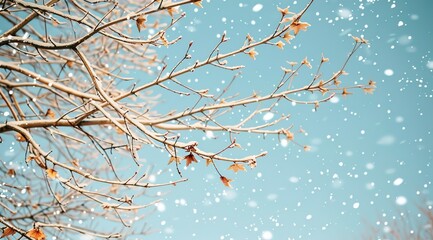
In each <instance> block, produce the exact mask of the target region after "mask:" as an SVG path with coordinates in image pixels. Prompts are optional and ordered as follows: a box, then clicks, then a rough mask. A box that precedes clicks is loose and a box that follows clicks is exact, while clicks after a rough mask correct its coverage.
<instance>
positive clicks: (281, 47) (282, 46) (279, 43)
mask: <svg viewBox="0 0 433 240" xmlns="http://www.w3.org/2000/svg"><path fill="white" fill-rule="evenodd" d="M275 45H276V46H277V47H278V48H279V49H284V45H286V44H284V43H283V42H281V41H278V42H277V43H275Z"/></svg>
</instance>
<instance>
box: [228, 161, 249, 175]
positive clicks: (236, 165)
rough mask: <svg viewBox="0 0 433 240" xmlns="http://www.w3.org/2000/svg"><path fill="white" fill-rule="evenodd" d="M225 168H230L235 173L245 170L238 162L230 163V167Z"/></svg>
mask: <svg viewBox="0 0 433 240" xmlns="http://www.w3.org/2000/svg"><path fill="white" fill-rule="evenodd" d="M227 169H228V170H232V171H233V172H235V173H237V172H238V171H246V169H245V167H244V165H242V164H239V163H234V164H232V165H230V167H229V168H227Z"/></svg>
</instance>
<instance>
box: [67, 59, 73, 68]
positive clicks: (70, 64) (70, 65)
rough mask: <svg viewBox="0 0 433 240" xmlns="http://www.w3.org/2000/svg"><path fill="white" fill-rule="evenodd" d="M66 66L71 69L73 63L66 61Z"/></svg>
mask: <svg viewBox="0 0 433 240" xmlns="http://www.w3.org/2000/svg"><path fill="white" fill-rule="evenodd" d="M66 66H68V67H69V68H72V66H74V62H73V61H70V60H67V61H66Z"/></svg>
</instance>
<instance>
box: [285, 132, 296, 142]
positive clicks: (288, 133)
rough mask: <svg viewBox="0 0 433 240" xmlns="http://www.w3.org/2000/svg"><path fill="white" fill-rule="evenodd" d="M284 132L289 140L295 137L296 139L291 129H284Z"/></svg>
mask: <svg viewBox="0 0 433 240" xmlns="http://www.w3.org/2000/svg"><path fill="white" fill-rule="evenodd" d="M283 133H284V135H286V138H287V140H289V141H293V139H295V135H294V134H293V133H292V132H290V131H289V130H284V131H283Z"/></svg>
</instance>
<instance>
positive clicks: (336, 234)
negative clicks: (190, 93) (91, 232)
mask: <svg viewBox="0 0 433 240" xmlns="http://www.w3.org/2000/svg"><path fill="white" fill-rule="evenodd" d="M306 4H307V1H305V0H300V1H273V0H268V1H254V0H252V1H217V0H204V1H203V8H197V7H196V6H195V5H192V4H191V5H188V6H184V7H183V8H182V11H184V12H185V13H186V17H185V18H184V19H182V20H181V22H180V23H179V24H177V25H176V26H175V27H173V28H171V29H170V30H169V31H168V32H167V35H166V36H167V38H168V39H174V38H175V37H177V36H179V35H181V36H182V40H180V41H179V42H178V43H177V44H175V45H174V46H170V47H169V48H164V47H162V48H158V49H157V53H159V54H160V56H165V55H166V56H167V58H166V62H167V63H168V64H169V66H174V65H175V64H176V62H177V61H178V60H179V58H182V57H183V54H184V51H185V49H186V47H187V46H188V44H189V42H190V41H194V44H193V47H192V49H191V55H192V59H191V60H190V61H195V60H197V59H204V58H206V57H207V56H208V55H209V53H210V52H211V50H212V49H213V47H214V46H215V45H216V44H217V43H218V42H219V39H220V37H221V34H223V32H226V34H227V37H229V38H230V40H229V42H228V43H227V44H225V45H223V46H221V47H220V50H221V52H228V51H231V50H234V49H236V48H238V47H240V46H242V44H243V42H244V40H245V36H246V35H247V34H250V35H251V36H252V37H254V38H255V39H256V40H259V39H261V38H263V37H265V36H267V35H268V34H269V33H272V32H273V30H274V29H273V27H274V26H275V25H276V24H277V23H278V21H279V18H280V13H279V12H278V11H277V7H283V8H284V7H286V6H290V9H291V11H295V12H297V11H300V10H301V9H302V8H303V7H304V6H305V5H306ZM432 9H433V1H430V0H418V1H410V0H407V1H400V0H395V1H390V0H356V1H355V0H345V1H342V0H340V1H337V0H327V1H323V0H322V1H320V0H316V1H315V2H314V4H313V5H312V6H311V8H310V9H309V11H308V12H307V13H306V14H305V15H304V17H303V18H302V21H305V22H308V23H310V24H311V26H310V27H309V28H308V31H306V32H301V33H300V34H299V35H298V36H297V37H296V38H295V39H293V40H292V41H291V44H290V45H285V47H284V49H283V50H281V49H278V48H277V47H275V46H271V45H267V46H260V47H257V48H256V51H257V52H258V53H259V55H258V56H257V59H256V60H252V59H251V58H249V57H248V56H247V55H246V54H239V55H237V56H234V57H233V58H229V59H228V61H229V64H232V65H236V64H242V65H245V68H244V69H242V70H241V75H240V77H239V78H238V79H237V80H236V81H235V83H234V84H233V86H232V87H231V88H230V91H229V92H228V93H227V95H234V94H239V97H242V96H249V95H251V94H252V93H253V92H256V93H258V94H265V93H269V92H270V91H272V90H273V88H274V87H275V85H276V84H277V83H278V81H279V79H280V77H281V74H282V71H281V68H280V67H281V66H287V61H297V62H301V61H302V59H304V58H305V57H308V59H310V60H311V63H312V65H313V69H312V70H308V69H303V71H301V72H300V75H299V76H298V77H297V78H296V80H295V82H294V84H295V85H297V86H304V85H306V84H307V83H309V79H311V75H312V74H313V73H314V70H315V68H314V67H317V64H318V63H319V62H320V59H321V57H322V54H323V55H324V56H326V57H328V58H330V61H329V63H328V64H326V65H325V66H324V68H323V69H322V72H323V74H324V75H325V76H329V75H331V74H332V73H333V72H335V71H337V70H339V69H340V67H341V65H342V64H343V63H344V61H345V59H346V57H347V55H348V53H349V52H350V50H351V49H352V47H353V44H354V41H353V39H352V37H351V35H354V36H360V37H361V36H362V37H365V38H366V39H368V40H369V42H370V44H369V45H368V46H363V47H362V48H361V49H360V50H359V51H358V52H357V53H356V54H355V56H354V57H353V59H352V60H351V61H350V63H349V65H348V66H347V68H346V71H347V72H348V73H349V75H347V76H345V77H344V78H342V79H341V80H342V85H353V84H366V83H368V81H369V80H374V81H375V82H376V83H377V89H376V91H375V92H374V94H373V95H366V94H364V93H363V92H362V91H361V90H353V91H352V92H353V93H354V94H353V95H350V96H348V97H342V96H341V95H340V96H337V98H335V99H334V100H333V101H331V102H328V103H324V104H321V105H320V107H319V108H318V111H313V110H314V108H313V107H312V106H305V105H292V104H289V103H281V104H280V105H279V107H278V108H276V109H274V110H273V111H272V114H271V115H269V114H268V115H266V114H263V115H261V116H260V117H259V118H257V119H255V121H256V122H255V123H256V124H263V123H266V122H267V121H269V120H271V118H272V116H273V118H277V117H278V116H280V115H281V114H290V115H291V117H290V119H289V120H288V121H283V122H282V123H280V124H279V125H277V126H276V128H282V127H288V126H290V125H293V126H294V127H293V129H294V132H296V141H298V142H299V143H302V144H307V145H310V146H311V147H312V150H311V151H309V152H304V151H303V150H302V148H300V147H299V146H296V145H294V144H293V143H288V144H286V143H284V142H281V141H280V139H278V137H277V136H266V137H265V138H264V137H263V136H262V135H255V134H241V135H238V136H236V139H237V142H238V143H239V144H241V146H242V147H243V149H242V150H241V149H237V151H233V152H228V153H227V155H228V156H231V157H241V156H246V155H252V154H257V153H259V152H262V151H268V155H267V156H266V157H264V158H260V159H259V161H258V166H257V168H255V169H248V170H247V171H246V172H239V173H233V172H231V171H229V170H227V168H228V166H229V165H230V164H225V163H219V162H218V163H217V164H218V167H219V168H220V170H221V171H222V173H223V174H224V175H225V176H227V177H228V178H230V179H233V182H232V186H233V188H231V189H230V188H227V187H224V186H223V185H222V184H221V182H220V180H219V176H218V175H217V173H216V172H215V171H214V170H213V169H212V168H211V167H206V164H205V161H204V160H201V159H199V160H200V162H199V163H198V164H193V165H191V166H189V167H188V168H185V169H183V168H182V171H183V174H184V176H185V177H187V178H188V179H189V181H188V182H186V183H180V184H177V186H175V187H174V186H170V187H165V188H161V189H155V190H150V191H148V193H149V195H156V196H158V197H161V199H162V201H161V203H159V204H158V206H157V207H156V211H154V212H153V213H152V214H150V215H149V216H148V217H147V218H146V219H144V220H143V223H141V222H138V223H136V224H135V225H134V226H136V227H138V228H139V227H141V226H142V225H143V224H144V223H146V224H147V225H148V226H149V227H151V232H152V234H150V235H148V236H146V238H147V239H321V240H322V239H333V240H335V239H336V240H339V239H361V236H362V235H363V234H366V233H369V230H368V229H369V226H370V225H373V226H376V227H377V228H378V229H380V230H381V231H382V230H383V229H386V225H389V224H390V223H391V222H392V221H393V220H397V221H398V220H399V219H403V220H404V221H408V219H412V220H411V221H413V222H415V223H416V222H422V218H420V217H418V214H419V209H417V206H425V207H427V206H430V207H431V206H432V205H433V201H432V197H433V196H432V185H431V184H432V179H433V171H432V168H433V167H432V157H433V154H432V146H433V138H432V128H433V124H432V123H433V107H432V104H433V86H432V81H433V74H432V73H433V56H432V45H431V39H432V38H433V32H432V31H433V28H432V26H431V24H432V23H433V15H432V14H431V10H432ZM131 26H133V27H135V26H134V25H133V24H131ZM146 31H148V30H147V29H146V30H145V31H142V34H144V35H145V34H151V33H150V32H146ZM235 74H237V72H233V71H224V70H221V69H217V68H212V67H208V68H204V69H198V70H196V71H195V72H193V73H189V74H187V75H185V76H182V77H181V78H180V79H179V80H181V81H185V82H187V83H189V84H191V85H192V86H194V87H196V88H197V89H200V88H201V89H206V88H207V89H209V91H210V93H213V94H216V95H217V94H219V92H220V91H221V90H222V89H224V87H225V86H226V85H227V83H228V82H229V81H230V79H231V78H232V77H233V76H234V75H235ZM131 75H133V76H135V77H136V78H137V79H139V80H140V81H147V80H148V79H147V78H148V76H146V75H145V76H144V77H142V76H143V74H142V73H140V72H135V73H134V72H132V73H131ZM151 78H152V79H153V76H152V77H151ZM167 85H168V86H170V83H167ZM155 92H156V93H159V94H161V98H160V103H159V105H158V106H157V109H156V110H157V111H160V112H167V111H169V110H172V109H177V110H180V109H183V108H182V107H185V106H191V103H194V102H195V101H196V99H189V98H184V99H179V96H177V95H175V94H173V93H171V92H167V91H164V90H155ZM299 97H300V98H303V99H306V100H315V99H317V97H319V96H317V95H310V94H303V95H301V96H299ZM260 106H262V107H266V106H267V105H266V104H263V105H260ZM255 107H257V106H247V107H241V108H238V109H234V110H233V111H232V112H229V113H228V114H227V115H226V117H225V118H224V119H222V120H221V121H222V122H225V123H228V124H230V123H234V122H237V121H239V119H241V118H243V117H245V116H246V115H247V114H248V113H249V111H252V110H254V109H255ZM5 116H6V115H5ZM300 128H302V129H304V130H305V131H306V133H305V134H301V133H299V131H298V130H299V129H300ZM214 137H215V139H214ZM181 140H183V141H186V142H188V141H192V140H194V141H198V142H199V144H200V147H201V148H202V149H206V150H209V151H211V150H214V151H218V149H221V148H223V147H224V146H226V145H227V144H228V137H227V134H225V133H221V132H215V133H204V132H199V131H198V132H191V133H184V134H183V135H182V136H181ZM12 141H13V140H11V139H5V143H4V144H1V145H0V152H4V153H5V154H4V155H3V157H4V158H5V159H6V158H8V157H10V156H11V155H14V154H16V152H15V153H12V151H11V149H13V148H14V146H13V145H10V144H11V142H12ZM8 149H9V151H7V150H8ZM20 153H22V152H20ZM139 154H140V157H141V158H142V160H146V161H147V162H148V163H150V164H153V165H154V166H155V169H162V170H164V171H163V173H164V174H162V175H161V176H157V180H158V181H159V180H160V181H164V180H177V179H178V175H177V173H176V169H175V167H174V165H168V166H167V164H166V163H167V156H166V153H161V152H158V151H156V150H155V149H153V150H152V149H149V148H146V149H143V150H142V151H140V153H139ZM149 199H150V200H149ZM142 200H143V201H147V202H148V200H149V201H152V200H154V198H144V197H143V198H140V200H137V201H142ZM140 224H141V225H140ZM135 237H136V236H131V237H130V238H128V239H135ZM139 239H141V237H140V238H139Z"/></svg>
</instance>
